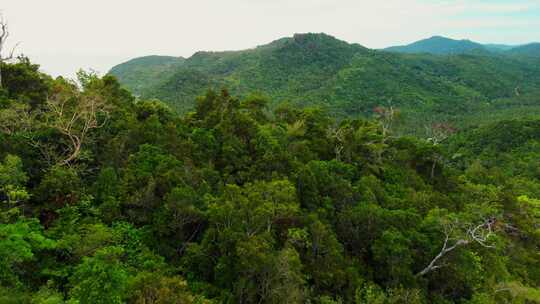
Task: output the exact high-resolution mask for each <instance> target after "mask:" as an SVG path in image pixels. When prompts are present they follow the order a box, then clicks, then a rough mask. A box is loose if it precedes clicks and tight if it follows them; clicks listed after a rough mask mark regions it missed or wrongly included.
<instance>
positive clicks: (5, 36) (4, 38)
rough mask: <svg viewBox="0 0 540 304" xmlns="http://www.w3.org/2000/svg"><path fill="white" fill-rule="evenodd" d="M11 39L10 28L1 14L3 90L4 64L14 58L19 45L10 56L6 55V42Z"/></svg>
mask: <svg viewBox="0 0 540 304" xmlns="http://www.w3.org/2000/svg"><path fill="white" fill-rule="evenodd" d="M8 38H9V27H8V23H7V21H6V20H5V19H4V17H3V16H2V14H0V88H2V64H3V63H4V62H6V61H9V60H11V59H13V58H14V55H13V54H14V53H15V49H16V47H17V45H15V47H13V48H12V49H11V51H10V52H9V54H8V55H4V49H5V47H6V42H7V40H8Z"/></svg>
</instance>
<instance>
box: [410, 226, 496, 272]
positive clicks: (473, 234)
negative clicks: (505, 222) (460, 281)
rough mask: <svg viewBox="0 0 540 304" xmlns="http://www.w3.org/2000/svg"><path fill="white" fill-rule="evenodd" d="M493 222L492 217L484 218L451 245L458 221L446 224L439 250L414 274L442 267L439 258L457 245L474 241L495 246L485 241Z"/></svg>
mask: <svg viewBox="0 0 540 304" xmlns="http://www.w3.org/2000/svg"><path fill="white" fill-rule="evenodd" d="M494 224H495V219H494V218H489V219H486V220H485V221H483V222H482V223H481V224H479V225H476V226H473V227H470V228H468V229H467V230H466V231H465V235H464V236H463V237H462V238H458V239H456V240H455V241H454V242H453V244H452V245H450V242H451V240H452V237H451V235H452V232H453V231H454V230H455V229H456V227H457V226H459V223H457V222H453V223H449V224H447V225H446V226H445V227H444V235H445V238H444V242H443V246H442V248H441V250H440V251H439V253H438V254H437V255H436V256H435V257H434V258H433V259H432V260H431V262H429V264H428V265H427V266H426V267H425V268H424V269H422V270H421V271H420V272H419V273H417V274H416V276H423V275H426V274H428V273H430V272H432V271H434V270H437V269H440V268H442V267H444V265H442V264H439V262H440V260H441V259H443V258H444V257H445V256H446V255H447V254H449V253H450V252H452V251H454V250H455V249H457V248H459V247H463V246H467V245H469V244H472V243H476V244H479V245H480V246H482V247H485V248H495V246H494V245H491V244H488V243H487V242H488V239H489V238H490V237H491V236H492V235H493V225H494Z"/></svg>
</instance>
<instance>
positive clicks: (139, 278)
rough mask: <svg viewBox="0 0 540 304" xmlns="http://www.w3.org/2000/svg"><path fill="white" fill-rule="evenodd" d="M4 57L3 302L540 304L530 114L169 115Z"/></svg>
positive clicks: (248, 107) (155, 104)
mask: <svg viewBox="0 0 540 304" xmlns="http://www.w3.org/2000/svg"><path fill="white" fill-rule="evenodd" d="M276 44H285V45H287V42H286V41H278V42H276ZM309 45H311V44H310V43H308V47H309ZM269 47H270V48H272V47H275V48H277V49H281V48H282V47H283V46H277V45H273V46H269ZM287 47H291V48H293V49H296V50H299V49H301V46H300V45H296V44H294V45H288V46H287ZM249 52H254V53H257V52H256V51H249ZM334 52H336V53H339V54H341V56H339V58H347V57H348V56H351V53H352V54H353V55H352V56H355V55H354V54H356V52H364V53H366V54H370V52H371V51H369V50H365V49H363V48H361V47H359V46H350V45H343V46H342V47H341V48H338V50H335V49H334ZM286 53H287V54H291V53H293V54H294V53H295V52H290V51H287V52H286ZM302 53H303V52H302V51H299V52H297V53H296V54H302ZM326 53H327V52H326V51H325V52H323V53H321V54H318V53H317V52H314V53H313V56H315V57H317V56H325V54H326ZM223 56H224V55H223V54H220V55H219V56H213V55H212V54H198V56H196V57H198V58H196V59H197V60H202V61H207V62H214V63H213V64H216V65H218V66H220V67H221V68H224V69H225V70H226V67H227V66H226V65H225V66H224V65H221V63H219V61H220V58H222V57H223ZM227 56H231V57H234V56H237V54H235V53H230V54H227ZM251 56H255V55H251ZM286 58H288V59H289V60H290V61H289V63H293V62H295V60H298V58H299V57H295V56H291V57H286ZM389 58H393V57H389ZM152 60H153V59H152ZM166 60H168V59H166ZM332 60H335V62H334V63H333V64H332V66H340V65H342V64H343V62H345V61H346V60H343V61H340V60H337V59H336V58H333V59H332ZM470 60H471V61H474V60H475V57H470ZM158 61H159V60H158ZM188 61H189V59H188ZM0 64H1V65H2V66H0V68H1V69H0V71H1V73H2V80H3V81H2V85H1V86H0V303H17V304H20V303H22V304H35V303H54V304H61V303H68V304H74V303H79V304H93V303H98V304H99V303H103V304H105V303H107V304H111V303H112V304H118V303H134V304H140V303H179V304H211V303H216V304H217V303H231V304H232V303H245V304H251V303H261V304H276V303H291V304H302V303H314V304H342V303H356V304H364V303H369V304H379V303H381V304H395V303H407V304H427V303H434V304H451V303H456V304H491V303H518V304H529V303H539V302H540V290H539V288H538V286H540V256H539V255H538V252H539V249H540V171H539V168H540V163H539V161H540V117H538V116H537V117H533V118H531V119H523V118H521V117H515V118H514V119H511V120H506V119H502V120H498V121H496V122H490V123H486V124H484V125H482V126H480V127H470V128H467V129H463V130H456V128H454V127H453V126H452V125H449V124H446V123H444V122H437V123H433V124H430V125H428V126H426V127H427V128H428V130H426V131H427V132H428V136H426V137H423V138H421V137H417V138H415V137H408V136H399V133H400V132H399V129H400V128H401V127H402V126H400V125H399V124H397V123H396V122H397V120H398V118H399V117H398V116H399V115H398V114H399V113H397V111H396V110H395V109H394V108H392V107H383V106H381V107H377V108H376V109H374V111H373V113H374V114H375V115H374V117H372V118H371V119H362V118H348V119H342V120H336V119H335V117H334V116H333V115H330V114H329V113H326V112H324V111H323V110H321V109H320V108H317V107H315V108H313V107H305V108H299V107H295V106H291V105H287V104H279V105H278V106H275V107H273V108H272V107H269V105H270V104H272V101H271V100H269V99H267V98H264V97H261V96H256V95H253V96H249V97H246V98H237V97H235V96H233V95H231V94H230V93H229V92H228V91H226V90H222V91H210V92H207V94H206V95H204V96H201V97H199V98H197V99H196V100H195V101H194V103H195V107H194V109H193V111H190V112H189V113H187V114H185V115H179V114H178V113H175V112H174V111H172V110H171V109H170V108H169V107H168V106H167V105H166V104H164V103H162V102H160V101H157V100H148V99H144V98H136V97H134V96H133V95H132V94H131V93H130V92H129V91H127V90H125V89H123V88H122V86H121V85H120V84H119V83H118V81H117V80H116V79H115V78H114V77H112V76H110V75H108V76H104V77H102V78H100V77H98V76H97V75H94V74H89V73H84V72H81V73H79V80H78V82H74V81H69V80H66V79H63V78H57V79H53V78H51V77H49V76H47V75H45V74H43V73H40V72H39V67H38V66H37V65H34V64H32V63H30V62H29V61H28V60H26V59H21V60H20V61H19V62H14V63H10V64H7V63H0ZM317 67H320V66H317ZM443 67H444V66H443ZM502 68H505V67H504V66H503V67H502ZM312 70H313V71H316V69H315V68H312ZM477 80H478V79H475V78H473V77H471V78H470V79H468V81H477ZM275 104H278V103H277V102H275ZM505 108H507V107H505ZM514 113H515V112H514ZM471 115H475V116H474V117H475V118H476V119H477V120H480V119H482V115H483V113H471Z"/></svg>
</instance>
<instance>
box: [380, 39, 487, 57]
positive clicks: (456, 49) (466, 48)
mask: <svg viewBox="0 0 540 304" xmlns="http://www.w3.org/2000/svg"><path fill="white" fill-rule="evenodd" d="M486 49H487V48H486V47H485V46H484V45H482V44H480V43H476V42H473V41H470V40H454V39H450V38H446V37H441V36H434V37H431V38H428V39H423V40H420V41H416V42H413V43H411V44H408V45H403V46H393V47H389V48H386V49H385V50H386V51H389V52H397V53H409V54H411V53H428V54H434V55H451V54H464V53H470V52H475V51H483V50H484V51H485V50H486Z"/></svg>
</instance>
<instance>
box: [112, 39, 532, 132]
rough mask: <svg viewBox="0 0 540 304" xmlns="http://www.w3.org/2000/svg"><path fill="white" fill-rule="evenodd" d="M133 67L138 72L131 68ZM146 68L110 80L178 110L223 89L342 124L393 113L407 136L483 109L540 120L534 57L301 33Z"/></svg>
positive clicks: (496, 115)
mask: <svg viewBox="0 0 540 304" xmlns="http://www.w3.org/2000/svg"><path fill="white" fill-rule="evenodd" d="M458 42H459V41H458ZM456 43H457V42H456ZM471 43H472V42H471ZM458 45H459V43H458ZM455 47H456V48H459V47H462V46H455ZM516 51H517V49H516ZM539 54H540V53H539ZM134 62H138V64H137V69H131V68H130V66H132V65H134ZM146 62H147V59H145V58H142V59H134V60H133V61H131V62H130V63H128V64H121V65H119V66H117V67H115V68H113V69H112V70H111V74H112V75H115V76H116V77H117V78H118V79H119V80H120V83H122V84H123V85H125V86H126V87H127V88H129V89H130V90H132V91H133V92H134V93H135V94H138V95H140V96H141V97H142V98H158V99H160V100H163V101H165V102H166V103H168V104H169V105H170V106H171V107H172V108H173V109H174V110H177V111H179V112H181V113H185V112H187V111H189V110H192V109H193V108H194V106H195V103H194V100H195V98H196V97H197V96H199V95H201V94H204V93H205V92H206V91H207V90H208V89H209V88H214V89H217V90H219V89H221V88H222V87H226V88H228V89H229V90H230V91H231V93H232V94H233V95H235V96H240V97H247V96H249V94H251V93H253V92H258V93H260V94H262V95H264V96H268V97H269V99H270V100H271V101H272V102H271V104H270V107H271V108H275V106H276V105H277V104H279V103H281V102H289V103H291V104H292V105H294V106H302V107H305V106H319V107H321V108H324V109H326V110H327V112H328V113H330V114H331V115H332V116H336V117H339V118H343V117H358V116H359V115H362V116H364V117H369V116H371V115H372V111H373V109H374V108H375V107H377V106H385V107H389V106H392V107H394V108H399V109H400V112H401V121H400V123H401V124H402V129H400V131H403V132H405V133H408V134H418V133H419V132H420V133H421V132H423V131H424V125H429V124H431V123H432V122H433V121H447V122H452V123H453V124H456V125H459V126H465V125H469V124H471V123H476V120H477V118H478V116H479V115H477V114H475V113H479V112H482V113H483V115H482V119H483V120H486V121H487V120H491V121H496V120H497V119H500V118H510V117H512V115H513V113H515V112H519V113H526V114H532V115H538V114H540V105H539V104H538V96H540V57H536V58H535V57H528V56H514V55H506V54H500V53H499V52H496V53H491V52H488V51H477V52H472V53H471V52H469V53H464V54H455V55H451V56H437V55H430V54H397V53H392V52H385V51H379V50H369V49H366V48H364V47H362V46H360V45H357V44H348V43H346V42H343V41H340V40H337V39H335V38H333V37H331V36H327V35H324V34H298V35H295V36H294V37H292V38H284V39H280V40H277V41H274V42H272V43H270V44H268V45H264V46H260V47H257V48H255V49H250V50H245V51H235V52H216V53H212V52H199V53H196V54H195V55H193V56H192V57H190V58H188V59H186V60H183V61H178V62H177V64H175V65H171V64H169V63H168V62H166V63H164V64H162V63H159V62H151V63H148V64H147V63H146ZM143 67H146V68H143ZM154 71H159V75H160V76H159V77H154V76H153V75H155V74H154V73H157V72H154ZM149 73H150V74H152V75H151V76H149V75H148V74H149ZM470 114H473V115H472V116H473V117H470V116H471V115H470Z"/></svg>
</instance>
